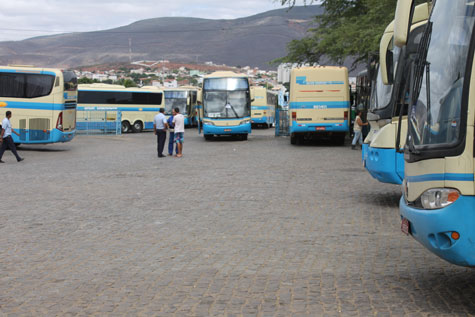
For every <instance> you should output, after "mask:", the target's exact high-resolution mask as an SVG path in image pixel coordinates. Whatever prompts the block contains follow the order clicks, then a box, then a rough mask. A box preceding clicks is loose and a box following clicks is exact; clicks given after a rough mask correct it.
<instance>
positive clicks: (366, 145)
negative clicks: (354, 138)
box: [361, 143, 369, 167]
mask: <svg viewBox="0 0 475 317" xmlns="http://www.w3.org/2000/svg"><path fill="white" fill-rule="evenodd" d="M368 150H369V143H363V146H362V147H361V158H362V160H363V166H364V167H366V159H367V158H368Z"/></svg>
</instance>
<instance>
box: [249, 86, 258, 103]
mask: <svg viewBox="0 0 475 317" xmlns="http://www.w3.org/2000/svg"><path fill="white" fill-rule="evenodd" d="M249 95H250V97H251V102H254V100H256V98H255V96H254V89H250V91H249Z"/></svg>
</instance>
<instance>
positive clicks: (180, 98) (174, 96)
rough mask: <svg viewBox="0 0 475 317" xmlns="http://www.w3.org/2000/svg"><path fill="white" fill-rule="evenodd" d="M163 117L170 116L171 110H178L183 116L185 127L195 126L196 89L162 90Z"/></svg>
mask: <svg viewBox="0 0 475 317" xmlns="http://www.w3.org/2000/svg"><path fill="white" fill-rule="evenodd" d="M163 92H164V96H165V115H167V116H170V115H171V114H172V110H173V109H175V108H179V109H180V113H181V114H182V115H184V116H185V126H195V125H196V105H197V96H198V89H196V88H194V87H178V88H164V90H163Z"/></svg>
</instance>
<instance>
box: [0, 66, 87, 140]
mask: <svg viewBox="0 0 475 317" xmlns="http://www.w3.org/2000/svg"><path fill="white" fill-rule="evenodd" d="M77 87H78V85H77V78H76V75H75V74H74V72H72V71H68V70H61V69H50V68H37V67H33V66H0V116H1V117H2V118H4V117H5V113H6V112H7V111H11V112H12V119H11V123H12V127H13V129H15V130H16V131H17V132H18V133H19V134H20V136H17V135H15V134H13V135H12V138H13V142H15V143H16V144H47V143H57V142H69V141H71V140H72V139H73V138H74V136H75V134H76V107H77Z"/></svg>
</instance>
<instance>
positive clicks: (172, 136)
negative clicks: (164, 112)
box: [167, 115, 178, 156]
mask: <svg viewBox="0 0 475 317" xmlns="http://www.w3.org/2000/svg"><path fill="white" fill-rule="evenodd" d="M173 118H174V116H173V115H171V116H170V117H169V118H168V120H167V123H168V132H169V133H168V155H169V156H172V155H173V146H174V145H175V130H174V127H175V125H174V124H173ZM175 152H176V154H178V147H177V146H175Z"/></svg>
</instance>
